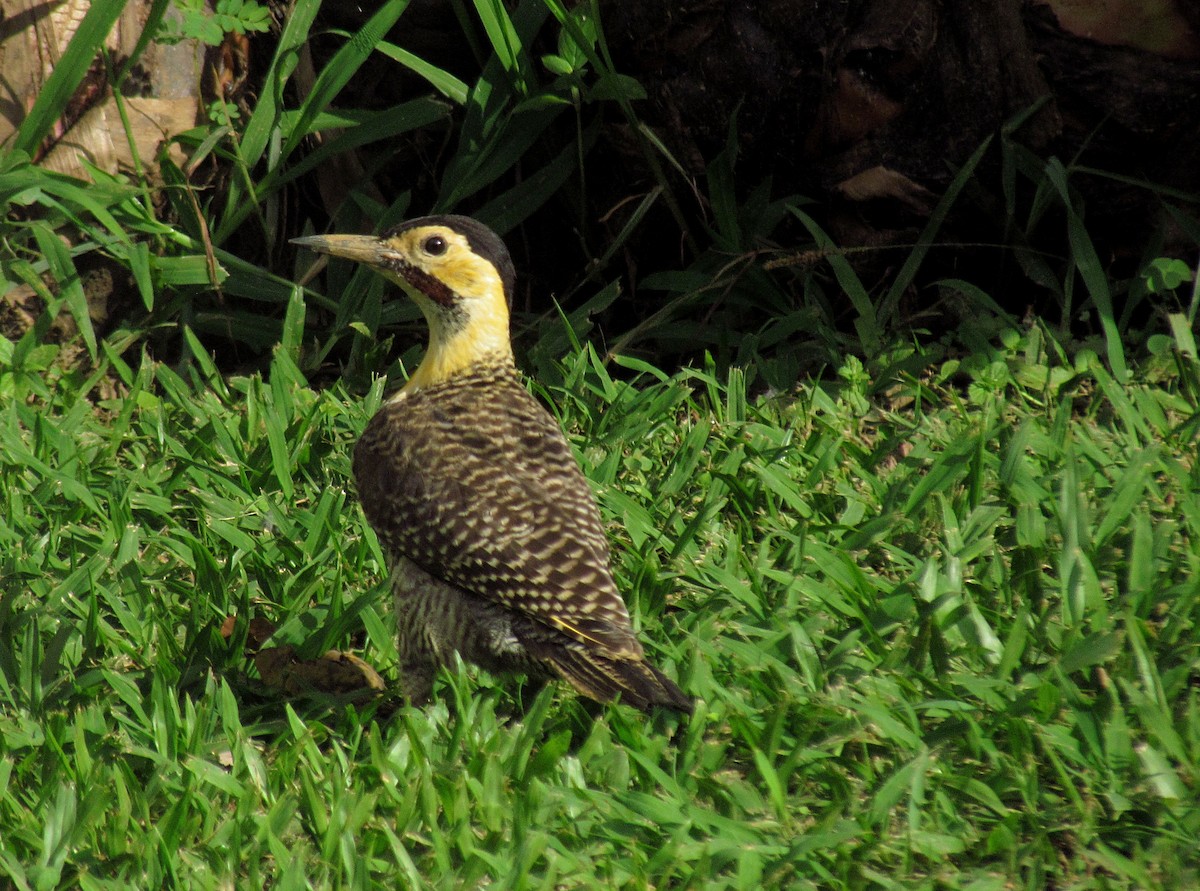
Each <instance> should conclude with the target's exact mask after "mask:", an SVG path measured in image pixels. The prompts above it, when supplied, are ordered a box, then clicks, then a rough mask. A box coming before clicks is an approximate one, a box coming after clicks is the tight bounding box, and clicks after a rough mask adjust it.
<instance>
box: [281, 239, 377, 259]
mask: <svg viewBox="0 0 1200 891" xmlns="http://www.w3.org/2000/svg"><path fill="white" fill-rule="evenodd" d="M292 244H298V245H300V246H301V247H306V248H308V249H309V250H310V251H314V252H316V253H318V254H330V255H332V256H334V257H345V258H346V259H348V260H357V261H358V262H359V263H366V264H368V265H369V266H382V265H383V264H384V262H385V260H386V256H385V251H386V245H385V244H384V242H383V241H382V240H381V239H380V238H379V237H377V236H375V235H309V236H307V237H305V238H293V239H292Z"/></svg>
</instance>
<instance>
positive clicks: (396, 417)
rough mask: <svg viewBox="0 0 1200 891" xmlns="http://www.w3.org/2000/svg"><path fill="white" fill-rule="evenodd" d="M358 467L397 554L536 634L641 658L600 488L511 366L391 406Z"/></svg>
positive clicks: (360, 452)
mask: <svg viewBox="0 0 1200 891" xmlns="http://www.w3.org/2000/svg"><path fill="white" fill-rule="evenodd" d="M354 476H355V481H356V482H357V484H358V489H359V495H360V498H361V500H362V504H363V509H364V511H365V512H366V514H367V518H368V519H369V520H370V522H371V524H372V526H373V527H374V528H375V530H376V532H377V534H378V535H379V537H380V539H381V540H382V541H383V542H384V544H385V546H386V547H387V548H388V549H389V550H391V551H394V552H396V553H400V554H403V555H405V556H407V557H408V558H410V559H411V560H413V561H414V562H416V563H417V564H419V565H420V566H421V567H422V568H424V569H425V570H426V571H427V572H429V573H430V574H431V575H433V576H435V577H437V578H440V579H444V580H446V581H449V582H451V583H453V584H455V585H458V586H459V587H461V588H464V589H465V590H468V591H471V592H473V593H475V594H477V595H480V596H483V597H486V598H488V599H491V600H493V601H495V602H498V603H501V604H503V605H504V606H505V607H507V608H510V609H512V610H514V611H516V612H518V613H520V614H523V615H525V616H528V617H529V618H531V619H534V620H535V622H534V623H531V624H530V626H529V627H530V628H532V629H534V630H533V631H532V632H531V633H532V634H535V635H537V634H549V635H559V634H560V635H565V636H566V637H567V638H569V639H570V640H573V641H578V642H582V643H586V644H589V645H592V646H596V647H599V648H600V652H601V653H603V654H605V655H607V656H608V657H610V658H641V656H642V648H641V645H640V644H639V643H638V641H637V639H636V638H635V637H634V635H633V631H632V628H631V626H630V622H629V613H628V610H627V609H626V607H625V603H624V601H623V600H622V599H621V596H620V594H619V593H618V592H617V589H616V585H615V584H614V583H613V579H612V575H611V571H610V569H609V548H608V541H607V538H606V537H605V534H604V527H603V524H602V523H601V520H600V515H599V512H598V511H597V509H596V504H595V497H594V495H593V494H592V491H591V489H590V488H589V486H588V484H587V481H586V480H585V479H584V477H583V475H582V473H580V471H579V466H578V464H577V463H576V461H575V457H574V455H573V454H572V453H571V449H570V446H569V445H568V443H567V441H566V439H565V437H564V436H563V434H562V431H561V430H560V429H559V427H558V424H557V423H556V422H555V420H554V419H553V418H552V417H551V416H550V414H549V413H548V412H547V411H546V410H545V409H544V408H543V407H542V406H541V405H540V404H539V403H538V402H537V400H535V399H534V398H533V397H532V396H530V395H529V393H528V392H527V391H526V390H525V388H524V387H523V386H522V385H521V382H520V380H519V379H518V378H517V376H516V374H515V372H509V373H507V374H498V375H493V376H477V377H462V378H456V379H453V380H451V381H447V382H445V383H443V384H439V385H436V386H433V387H429V388H427V389H423V390H418V391H416V392H413V393H410V394H405V395H404V396H402V397H401V398H400V399H397V400H393V401H392V402H389V403H388V404H386V405H385V406H384V407H383V408H382V409H381V410H380V411H379V413H378V414H376V416H375V417H374V418H373V419H372V420H371V422H370V423H369V424H368V425H367V429H366V431H365V432H364V433H363V436H362V439H361V440H360V441H359V443H358V445H357V447H356V448H355V451H354ZM537 629H541V630H540V631H539V630H537Z"/></svg>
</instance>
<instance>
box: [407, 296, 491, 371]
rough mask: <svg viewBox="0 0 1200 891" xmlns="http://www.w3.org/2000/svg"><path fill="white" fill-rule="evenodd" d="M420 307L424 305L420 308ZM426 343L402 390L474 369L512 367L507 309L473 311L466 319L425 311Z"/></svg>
mask: <svg viewBox="0 0 1200 891" xmlns="http://www.w3.org/2000/svg"><path fill="white" fill-rule="evenodd" d="M422 309H424V307H422ZM426 319H427V320H428V322H429V346H428V347H427V348H426V350H425V357H424V358H423V359H422V360H421V364H420V365H418V366H417V370H416V371H414V372H413V375H412V377H410V378H409V379H408V383H407V384H405V385H404V388H403V391H402V392H412V391H414V390H420V389H422V388H424V387H430V386H433V385H434V384H439V383H441V382H442V381H446V380H450V379H451V378H454V377H458V376H459V375H462V374H467V373H470V372H471V371H473V370H475V369H477V368H495V367H512V366H513V354H512V345H511V343H510V342H509V335H508V308H507V307H506V306H504V305H503V304H501V305H500V308H499V309H497V310H495V311H492V312H485V311H480V310H478V309H477V310H476V311H475V312H473V313H472V314H471V315H470V317H469V318H465V319H464V318H461V317H456V316H454V315H452V314H447V313H444V312H439V311H436V310H435V311H432V312H427V313H426Z"/></svg>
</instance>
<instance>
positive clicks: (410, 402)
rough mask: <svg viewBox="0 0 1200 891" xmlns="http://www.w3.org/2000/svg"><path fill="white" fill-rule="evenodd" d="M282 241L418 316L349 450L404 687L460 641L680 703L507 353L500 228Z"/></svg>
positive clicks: (414, 687) (411, 696) (576, 479)
mask: <svg viewBox="0 0 1200 891" xmlns="http://www.w3.org/2000/svg"><path fill="white" fill-rule="evenodd" d="M292 242H293V243H294V244H297V245H300V246H303V247H305V248H308V249H309V250H312V251H314V252H317V253H324V254H329V255H331V256H335V257H342V258H347V259H350V260H354V261H357V262H359V263H363V264H365V265H366V266H368V267H370V268H371V269H373V270H374V271H375V272H377V273H379V274H380V275H382V276H383V277H384V278H385V279H387V280H389V281H391V282H393V283H394V284H396V285H398V286H399V287H400V289H401V290H402V291H403V292H404V293H405V294H406V295H407V296H408V297H409V298H411V299H412V300H413V301H414V302H415V303H416V305H417V306H418V307H419V308H420V310H421V312H422V313H423V315H424V317H425V320H426V322H427V323H428V328H429V338H428V343H427V346H426V350H425V353H424V356H423V358H422V360H421V361H420V363H419V364H418V365H417V368H416V369H415V371H413V373H412V374H411V375H410V377H409V379H408V381H407V383H405V384H404V385H403V386H402V387H401V388H400V389H399V390H398V391H397V392H396V393H395V394H394V395H392V396H390V397H389V398H387V399H386V401H385V402H384V404H383V405H382V406H381V408H380V409H379V411H378V412H377V413H376V414H375V415H374V417H372V418H371V420H370V421H369V422H368V423H367V426H366V428H365V430H364V431H363V434H362V436H361V438H360V439H359V440H358V442H357V444H356V445H355V448H354V457H353V473H354V480H355V484H356V487H357V489H358V493H359V499H360V501H361V504H362V508H363V512H364V513H365V515H366V517H367V520H368V521H369V522H370V524H371V526H372V528H374V530H375V532H376V535H377V536H378V538H379V540H380V542H381V544H382V546H383V549H384V553H385V557H386V561H387V563H388V571H389V583H390V586H391V589H392V594H393V599H394V602H395V617H396V626H397V643H398V646H397V649H398V652H399V656H400V664H399V671H400V686H401V688H402V690H403V693H404V695H405V697H406V698H407V699H408V701H409V702H411V703H413V704H414V705H418V706H419V705H423V704H425V703H427V702H428V701H429V699H430V698H431V696H432V689H433V682H434V678H435V676H436V674H437V671H438V669H439V667H441V666H447V665H452V664H454V656H455V654H456V653H457V654H458V655H459V656H460V657H461V658H462V659H463V660H464V661H466V662H471V663H474V664H476V665H479V666H482V667H483V668H485V669H487V670H489V671H491V672H493V673H499V674H512V673H523V674H525V675H527V676H529V677H530V678H531V679H536V680H538V681H543V680H548V679H552V678H555V677H557V678H561V679H563V680H566V681H567V682H568V683H569V684H570V685H571V686H572V687H573V688H574V689H575V690H577V691H578V692H579V693H581V694H583V695H584V696H586V697H588V698H590V699H593V700H596V701H598V702H601V703H606V702H610V701H613V700H616V699H618V698H619V699H620V701H621V702H623V703H626V704H629V705H632V706H635V707H637V708H639V709H641V710H643V711H646V712H651V711H653V710H655V709H656V708H657V707H663V708H665V709H668V710H674V711H679V712H686V713H690V712H691V711H692V708H693V703H692V700H691V699H690V698H689V697H688V696H687V695H686V694H685V693H684V692H683V691H682V690H681V689H680V688H679V687H678V686H677V685H676V684H675V682H674V681H672V680H671V679H670V678H668V677H667V676H666V675H665V674H663V672H661V671H660V670H659V669H658V668H656V667H655V666H654V665H652V664H651V663H650V662H649V661H648V660H647V659H646V655H645V651H644V649H643V647H642V644H641V643H640V641H639V640H638V638H637V636H636V635H635V633H634V630H633V626H632V624H631V622H630V618H629V611H628V609H627V607H626V605H625V602H624V600H623V599H622V598H621V595H620V593H619V591H618V590H617V586H616V583H615V582H614V580H613V575H612V569H611V556H610V550H609V544H608V539H607V536H606V534H605V530H604V526H603V523H602V521H601V518H600V512H599V510H598V509H597V506H596V500H595V495H594V494H593V492H592V490H591V488H590V487H589V485H588V482H587V480H586V479H585V478H584V476H583V473H582V472H581V471H580V468H579V464H578V463H577V461H576V459H575V457H574V454H573V453H572V451H571V447H570V445H569V444H568V442H567V439H566V437H565V436H564V434H563V431H562V429H561V427H560V426H559V425H558V423H557V422H556V421H555V419H554V418H553V417H552V416H551V414H550V413H549V411H547V409H546V408H545V407H544V406H543V405H542V404H541V403H540V402H539V401H538V400H537V399H535V398H534V397H533V396H532V395H531V394H530V392H529V390H528V389H527V388H526V387H525V385H524V383H523V379H522V377H521V374H520V372H519V371H518V369H517V366H516V362H515V360H514V358H513V350H512V343H511V339H510V333H509V311H510V308H511V306H512V298H513V289H514V286H515V280H516V272H515V268H514V266H513V262H512V259H511V257H510V255H509V252H508V249H507V248H506V247H505V244H504V241H503V240H502V239H501V238H500V237H499V236H498V235H496V233H495V232H493V231H492V230H491V229H490V228H488V227H487V226H485V225H484V224H482V223H480V222H478V221H477V220H475V219H474V218H471V217H467V216H460V215H456V214H440V215H435V216H425V217H419V218H416V219H411V220H408V221H406V222H403V223H401V224H399V225H397V226H395V227H394V228H391V229H389V230H388V231H386V232H384V233H383V234H382V235H378V236H376V235H332V234H331V235H319V236H308V237H303V238H295V239H292Z"/></svg>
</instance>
